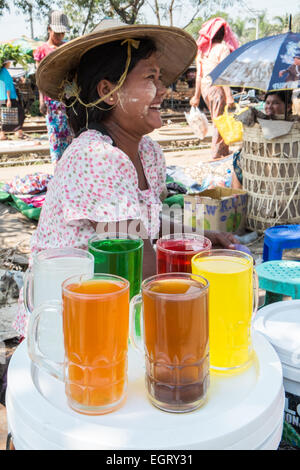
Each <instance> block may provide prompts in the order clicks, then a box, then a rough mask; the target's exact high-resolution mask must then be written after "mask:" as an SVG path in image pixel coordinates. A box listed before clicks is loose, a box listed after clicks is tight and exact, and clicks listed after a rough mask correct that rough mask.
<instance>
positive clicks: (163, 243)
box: [156, 233, 212, 274]
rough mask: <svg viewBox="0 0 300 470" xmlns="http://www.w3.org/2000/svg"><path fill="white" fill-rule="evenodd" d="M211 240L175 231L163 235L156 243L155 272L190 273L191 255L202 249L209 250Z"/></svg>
mask: <svg viewBox="0 0 300 470" xmlns="http://www.w3.org/2000/svg"><path fill="white" fill-rule="evenodd" d="M211 247H212V244H211V241H210V240H209V239H208V238H206V237H204V236H202V235H198V234H196V233H175V234H172V235H165V236H164V237H162V238H160V239H159V240H158V241H157V244H156V272H157V274H163V273H176V272H177V273H191V272H192V268H191V259H192V257H193V256H194V255H195V254H197V253H199V252H201V251H204V250H210V249H211Z"/></svg>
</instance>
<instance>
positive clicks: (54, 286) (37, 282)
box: [23, 247, 94, 313]
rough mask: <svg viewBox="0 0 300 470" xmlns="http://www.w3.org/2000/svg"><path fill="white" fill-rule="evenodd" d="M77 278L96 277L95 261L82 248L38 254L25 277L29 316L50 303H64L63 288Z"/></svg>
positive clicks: (26, 303) (46, 251) (25, 300)
mask: <svg viewBox="0 0 300 470" xmlns="http://www.w3.org/2000/svg"><path fill="white" fill-rule="evenodd" d="M75 274H89V275H91V276H92V275H93V274H94V257H93V255H91V254H90V253H89V252H88V251H87V250H81V249H79V248H71V247H66V248H49V249H47V250H43V251H40V252H39V253H37V254H34V255H33V257H32V267H31V268H29V269H28V270H27V271H26V273H25V276H24V288H23V297H24V305H25V308H26V310H27V312H28V313H31V312H32V311H33V310H34V308H35V307H38V306H39V305H40V304H42V303H43V302H47V301H49V300H61V285H62V283H63V281H65V279H67V278H68V277H70V276H74V275H75Z"/></svg>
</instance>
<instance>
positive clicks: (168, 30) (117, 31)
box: [37, 21, 197, 100]
mask: <svg viewBox="0 0 300 470" xmlns="http://www.w3.org/2000/svg"><path fill="white" fill-rule="evenodd" d="M111 24H114V26H113V27H111ZM115 24H116V22H113V23H109V22H108V21H103V22H101V23H100V25H98V26H97V27H96V28H95V29H94V30H93V31H92V32H91V33H89V34H86V35H84V36H80V37H78V38H76V39H73V40H72V41H69V42H67V43H65V44H63V45H62V46H60V47H58V48H57V49H56V50H55V51H54V52H51V53H50V54H48V55H47V56H46V57H45V58H44V59H43V60H42V61H41V63H40V65H39V67H38V70H37V85H38V88H39V90H40V91H42V92H43V93H44V94H45V95H47V96H49V97H50V98H52V99H54V100H59V99H60V98H61V96H62V93H63V83H64V80H65V79H66V78H67V77H68V74H69V72H70V71H71V70H75V69H76V68H77V67H78V65H79V62H80V59H81V57H82V56H83V54H85V53H86V52H87V51H88V50H90V49H92V48H93V47H96V46H100V45H101V44H106V43H108V42H112V41H117V40H122V39H127V38H131V39H139V38H149V39H152V40H153V42H154V43H155V46H156V49H157V51H158V54H157V56H158V57H157V59H158V62H159V65H160V68H161V75H162V80H163V82H164V84H165V85H166V86H169V85H170V84H171V83H174V82H175V81H176V79H177V78H178V77H179V76H180V75H181V74H182V73H183V72H185V70H186V69H187V68H188V66H189V65H190V64H191V62H192V61H193V60H194V58H195V56H196V53H197V45H196V42H195V40H194V39H193V38H192V36H191V35H190V34H188V33H186V32H185V31H183V30H182V29H180V28H176V27H170V26H157V25H141V24H140V25H125V24H117V26H116V25H115ZM108 25H109V26H108Z"/></svg>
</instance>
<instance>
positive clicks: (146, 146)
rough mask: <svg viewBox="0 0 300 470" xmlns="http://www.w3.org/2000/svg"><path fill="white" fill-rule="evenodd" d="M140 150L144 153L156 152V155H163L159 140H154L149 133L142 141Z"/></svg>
mask: <svg viewBox="0 0 300 470" xmlns="http://www.w3.org/2000/svg"><path fill="white" fill-rule="evenodd" d="M140 151H142V152H143V153H146V154H147V153H149V152H151V153H154V154H155V155H159V156H160V155H162V149H161V146H160V145H159V143H158V142H156V141H155V140H153V139H152V138H151V137H150V136H149V135H144V137H143V138H142V139H141V142H140Z"/></svg>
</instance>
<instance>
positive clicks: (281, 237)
mask: <svg viewBox="0 0 300 470" xmlns="http://www.w3.org/2000/svg"><path fill="white" fill-rule="evenodd" d="M291 248H300V225H277V226H276V227H270V228H267V229H266V230H265V238H264V251H263V261H264V262H265V261H273V260H276V259H281V258H282V251H283V250H284V249H291Z"/></svg>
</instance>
